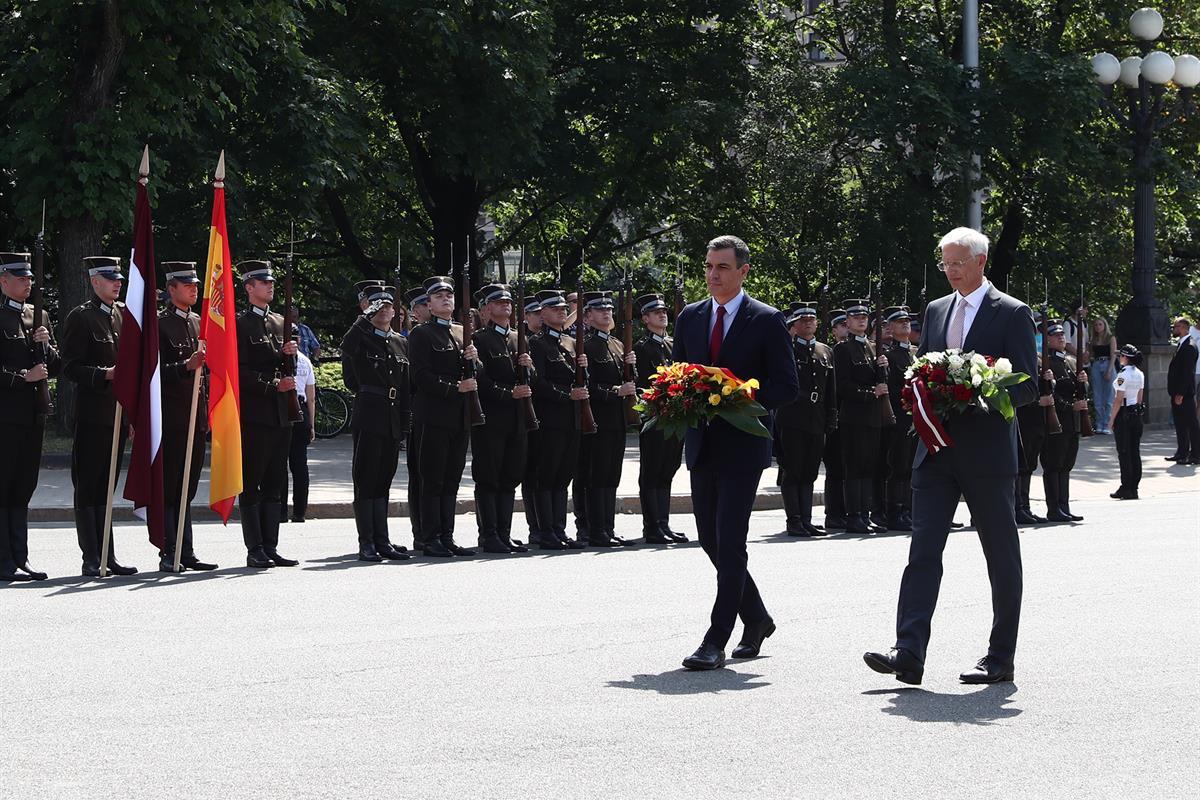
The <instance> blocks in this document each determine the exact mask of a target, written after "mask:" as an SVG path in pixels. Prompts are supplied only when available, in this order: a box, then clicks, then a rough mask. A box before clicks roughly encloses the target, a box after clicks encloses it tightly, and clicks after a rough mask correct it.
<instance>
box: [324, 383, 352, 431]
mask: <svg viewBox="0 0 1200 800" xmlns="http://www.w3.org/2000/svg"><path fill="white" fill-rule="evenodd" d="M352 413H353V409H352V404H351V402H350V398H349V396H348V395H347V394H346V393H345V392H342V391H339V390H337V389H323V388H321V387H320V386H318V387H317V419H316V425H315V428H316V433H317V438H318V439H332V438H333V437H335V436H337V435H338V434H340V433H342V432H344V431H345V430H346V429H347V428H348V427H350V416H351V414H352Z"/></svg>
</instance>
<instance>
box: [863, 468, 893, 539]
mask: <svg viewBox="0 0 1200 800" xmlns="http://www.w3.org/2000/svg"><path fill="white" fill-rule="evenodd" d="M861 487H862V488H861V489H859V491H861V492H862V501H861V502H862V508H864V509H868V508H874V507H875V497H874V492H875V481H873V480H869V479H868V480H865V481H862V482H861ZM859 516H860V517H861V518H862V521H863V524H865V525H866V526H867V527H868V528H869V529H870V530H871V533H883V532H884V531H886V530H887V525H882V524H880V523H879V522H876V519H877V517H878V516H879V515H878V514H877V513H876V512H871V514H870V515H869V516H868V514H867V513H866V512H865V511H864V512H863V513H862V514H860V515H859ZM885 521H886V520H885Z"/></svg>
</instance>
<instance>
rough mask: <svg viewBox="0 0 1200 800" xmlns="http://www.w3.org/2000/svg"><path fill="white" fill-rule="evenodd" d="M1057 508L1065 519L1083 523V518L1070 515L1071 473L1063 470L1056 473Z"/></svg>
mask: <svg viewBox="0 0 1200 800" xmlns="http://www.w3.org/2000/svg"><path fill="white" fill-rule="evenodd" d="M1058 507H1059V508H1060V509H1062V513H1063V515H1064V516H1066V517H1067V519H1070V520H1073V521H1075V522H1083V517H1081V516H1079V515H1078V514H1072V513H1071V471H1070V470H1066V469H1064V470H1063V471H1062V472H1060V473H1058Z"/></svg>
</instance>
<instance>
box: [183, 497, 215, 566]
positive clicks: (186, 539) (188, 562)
mask: <svg viewBox="0 0 1200 800" xmlns="http://www.w3.org/2000/svg"><path fill="white" fill-rule="evenodd" d="M179 563H180V564H182V565H183V566H185V567H187V568H188V569H194V570H199V571H201V572H208V571H209V570H214V569H216V568H217V565H216V564H209V563H207V562H204V561H201V560H200V559H198V558H196V545H195V537H194V536H193V535H192V507H191V505H190V504H189V505H188V507H187V510H186V511H184V512H183V556H182V557H181V558H180V559H179Z"/></svg>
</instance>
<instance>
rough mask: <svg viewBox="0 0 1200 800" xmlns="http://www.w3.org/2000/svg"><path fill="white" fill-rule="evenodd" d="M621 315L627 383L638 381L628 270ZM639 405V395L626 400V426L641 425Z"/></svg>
mask: <svg viewBox="0 0 1200 800" xmlns="http://www.w3.org/2000/svg"><path fill="white" fill-rule="evenodd" d="M621 315H622V316H623V317H624V318H625V327H624V329H623V330H622V331H621V344H623V345H624V347H625V349H624V358H623V359H622V363H621V371H622V374H621V379H622V380H623V381H624V382H625V383H632V382H634V381H636V380H637V376H635V375H634V374H633V365H632V364H630V363H629V354H630V353H632V352H633V281H632V280H631V279H630V277H629V272H628V270H626V271H625V274H624V275H623V276H622V280H621ZM635 405H637V395H636V394H631V395H629V396H628V397H626V398H625V425H626V426H627V427H633V426H634V425H639V424H641V421H642V415H641V414H639V413H638V412H637V410H636V409H634V406H635Z"/></svg>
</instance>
